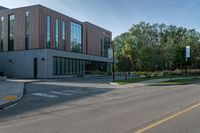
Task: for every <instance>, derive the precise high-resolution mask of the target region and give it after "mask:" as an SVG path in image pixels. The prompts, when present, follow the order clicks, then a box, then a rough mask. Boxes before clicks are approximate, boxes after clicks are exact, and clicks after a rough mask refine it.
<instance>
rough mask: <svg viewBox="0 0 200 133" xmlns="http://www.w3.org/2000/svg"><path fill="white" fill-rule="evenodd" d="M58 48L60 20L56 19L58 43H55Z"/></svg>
mask: <svg viewBox="0 0 200 133" xmlns="http://www.w3.org/2000/svg"><path fill="white" fill-rule="evenodd" d="M55 47H56V49H58V48H59V21H58V19H56V43H55Z"/></svg>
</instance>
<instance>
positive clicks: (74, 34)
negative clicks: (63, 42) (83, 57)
mask: <svg viewBox="0 0 200 133" xmlns="http://www.w3.org/2000/svg"><path fill="white" fill-rule="evenodd" d="M70 42H71V51H73V52H78V53H82V25H80V24H77V23H74V22H71V40H70Z"/></svg>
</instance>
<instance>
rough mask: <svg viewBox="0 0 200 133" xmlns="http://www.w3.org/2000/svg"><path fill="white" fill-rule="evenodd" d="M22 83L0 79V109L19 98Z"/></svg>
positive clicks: (21, 92)
mask: <svg viewBox="0 0 200 133" xmlns="http://www.w3.org/2000/svg"><path fill="white" fill-rule="evenodd" d="M23 91H24V83H22V82H14V81H0V109H3V108H5V107H7V106H10V105H12V104H13V103H15V102H16V101H17V100H19V99H21V98H22V96H23Z"/></svg>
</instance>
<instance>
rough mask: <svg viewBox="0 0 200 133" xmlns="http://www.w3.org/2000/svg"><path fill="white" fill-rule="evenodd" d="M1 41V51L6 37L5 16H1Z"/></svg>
mask: <svg viewBox="0 0 200 133" xmlns="http://www.w3.org/2000/svg"><path fill="white" fill-rule="evenodd" d="M0 32H1V42H0V51H3V46H4V38H5V21H4V17H1V31H0Z"/></svg>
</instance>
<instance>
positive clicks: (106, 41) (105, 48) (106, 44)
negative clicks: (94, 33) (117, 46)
mask: <svg viewBox="0 0 200 133" xmlns="http://www.w3.org/2000/svg"><path fill="white" fill-rule="evenodd" d="M103 34H104V38H103V56H104V57H108V49H109V48H110V40H111V39H110V35H109V34H108V33H105V32H104V33H103Z"/></svg>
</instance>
